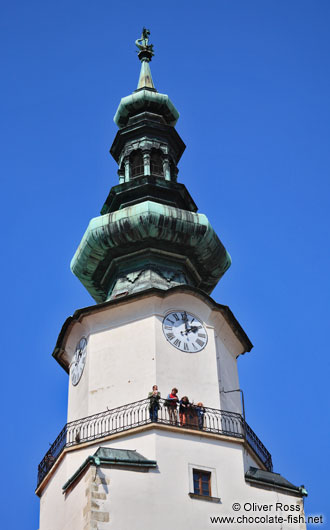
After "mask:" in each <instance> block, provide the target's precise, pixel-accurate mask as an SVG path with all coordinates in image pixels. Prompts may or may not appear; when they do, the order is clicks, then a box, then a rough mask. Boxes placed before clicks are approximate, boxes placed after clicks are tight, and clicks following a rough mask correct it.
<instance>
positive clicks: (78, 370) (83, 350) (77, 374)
mask: <svg viewBox="0 0 330 530" xmlns="http://www.w3.org/2000/svg"><path fill="white" fill-rule="evenodd" d="M86 354H87V339H86V337H82V338H81V339H80V341H79V342H78V343H77V346H76V350H75V352H74V357H73V360H72V363H71V381H72V384H73V385H74V386H76V385H77V384H78V383H79V381H80V378H81V375H82V373H83V370H84V366H85V362H86Z"/></svg>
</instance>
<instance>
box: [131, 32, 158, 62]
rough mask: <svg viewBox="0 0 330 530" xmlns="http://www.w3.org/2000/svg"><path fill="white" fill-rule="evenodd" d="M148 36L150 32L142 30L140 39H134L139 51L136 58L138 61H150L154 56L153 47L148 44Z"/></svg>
mask: <svg viewBox="0 0 330 530" xmlns="http://www.w3.org/2000/svg"><path fill="white" fill-rule="evenodd" d="M149 35H150V30H149V29H147V28H143V29H142V35H141V38H140V39H136V41H135V44H136V46H137V47H138V49H139V52H138V57H139V59H140V61H143V60H145V61H148V62H149V61H151V58H152V56H153V55H154V46H153V44H149Z"/></svg>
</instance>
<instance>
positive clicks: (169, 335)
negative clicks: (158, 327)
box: [163, 310, 207, 353]
mask: <svg viewBox="0 0 330 530" xmlns="http://www.w3.org/2000/svg"><path fill="white" fill-rule="evenodd" d="M163 333H164V335H165V338H166V340H168V342H169V343H170V344H172V346H174V347H175V348H177V349H178V350H181V351H185V352H188V353H195V352H198V351H201V350H202V349H203V348H204V347H205V346H206V344H207V333H206V329H205V328H204V326H203V324H202V323H201V321H200V320H199V319H198V318H197V317H195V316H194V315H191V314H190V313H187V311H182V310H178V311H171V313H168V314H167V315H166V317H165V318H164V320H163Z"/></svg>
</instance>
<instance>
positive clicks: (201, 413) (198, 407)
mask: <svg viewBox="0 0 330 530" xmlns="http://www.w3.org/2000/svg"><path fill="white" fill-rule="evenodd" d="M195 408H196V412H197V418H198V428H199V429H200V430H203V428H204V414H205V408H204V405H203V403H202V402H201V401H200V402H199V403H197V405H196V407H195Z"/></svg>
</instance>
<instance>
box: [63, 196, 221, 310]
mask: <svg viewBox="0 0 330 530" xmlns="http://www.w3.org/2000/svg"><path fill="white" fill-rule="evenodd" d="M143 248H154V249H156V251H158V255H161V256H163V260H164V262H166V259H167V258H168V257H169V256H170V255H172V256H173V260H174V261H175V259H176V256H178V255H184V256H188V257H189V260H190V262H191V263H192V264H193V266H194V268H195V270H196V274H197V276H198V277H199V281H198V280H196V281H195V284H196V283H197V285H196V286H197V287H199V288H201V289H203V290H204V291H205V292H207V293H210V292H211V291H212V290H213V288H214V287H215V286H216V284H217V283H218V281H219V279H220V278H221V276H222V275H223V274H224V272H225V271H226V270H227V269H228V267H229V266H230V264H231V259H230V256H229V254H228V253H227V251H226V249H225V248H224V246H223V245H222V243H221V241H220V240H219V238H218V236H217V235H216V233H215V231H214V230H213V228H212V226H211V225H210V223H209V221H208V219H207V217H206V216H205V215H203V214H198V213H194V212H188V211H186V210H180V209H179V208H173V207H170V206H167V205H163V204H158V203H156V202H152V201H145V202H141V203H139V204H135V205H134V206H131V207H128V208H123V209H121V210H118V211H115V212H113V213H109V214H106V215H102V216H100V217H95V218H94V219H91V221H90V223H89V225H88V228H87V230H86V232H85V235H84V236H83V238H82V241H81V243H80V245H79V247H78V249H77V251H76V253H75V255H74V257H73V259H72V261H71V270H72V272H73V273H74V274H76V276H78V278H79V279H80V281H81V282H82V283H83V285H84V286H85V287H86V289H87V290H88V291H89V293H90V294H91V296H92V297H93V298H94V299H95V300H96V301H97V302H104V301H105V300H107V299H108V293H109V287H110V285H109V282H108V281H107V279H106V272H107V270H108V269H109V267H110V265H111V263H112V262H113V261H114V260H115V259H118V258H119V257H120V256H124V258H125V261H126V262H127V260H128V257H129V255H132V254H134V253H135V252H136V251H140V250H141V249H143ZM136 259H137V261H136ZM138 259H139V258H138V257H137V258H135V265H134V266H135V270H141V268H143V267H144V264H142V263H141V266H140V267H139V263H138ZM170 286H171V285H169V287H170Z"/></svg>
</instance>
